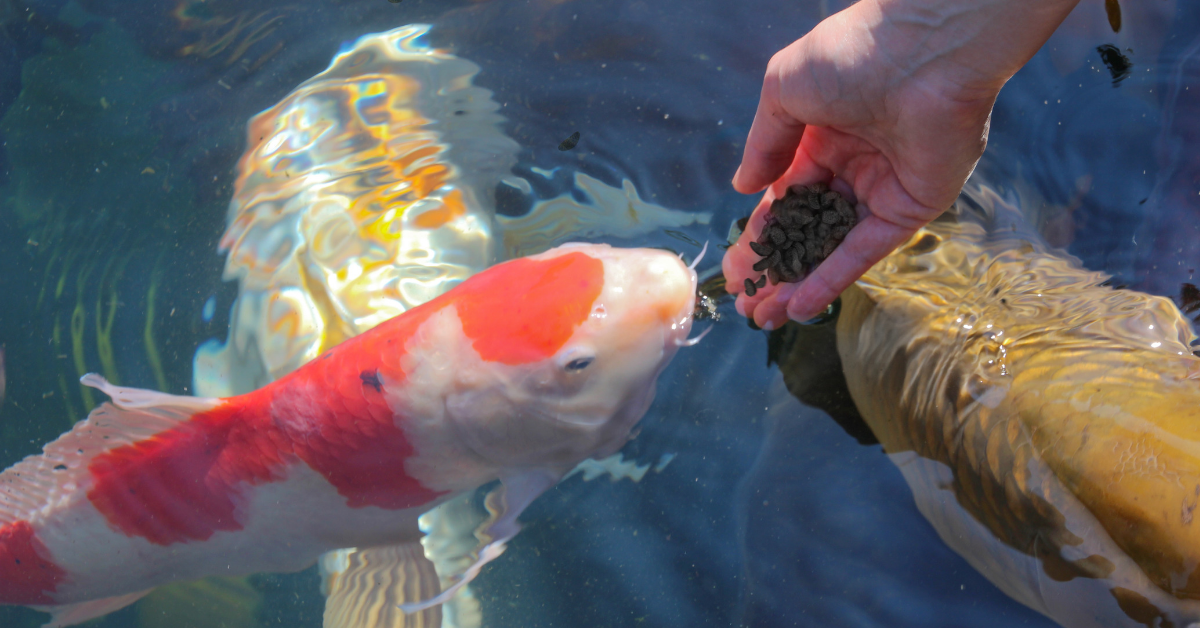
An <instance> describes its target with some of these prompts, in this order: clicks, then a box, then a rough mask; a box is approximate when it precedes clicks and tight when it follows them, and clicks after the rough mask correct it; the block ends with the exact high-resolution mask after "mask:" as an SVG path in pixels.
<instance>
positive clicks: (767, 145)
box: [733, 62, 804, 194]
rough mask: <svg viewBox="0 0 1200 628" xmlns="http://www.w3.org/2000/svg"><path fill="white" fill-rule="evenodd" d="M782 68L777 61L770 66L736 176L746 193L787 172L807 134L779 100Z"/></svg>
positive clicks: (736, 185)
mask: <svg viewBox="0 0 1200 628" xmlns="http://www.w3.org/2000/svg"><path fill="white" fill-rule="evenodd" d="M778 67H779V64H778V63H774V62H773V63H771V64H769V65H768V66H767V75H766V78H764V79H763V89H762V94H761V95H760V96H759V100H758V110H757V111H756V112H755V113H754V122H753V123H752V124H751V125H750V135H749V136H748V137H747V138H746V148H745V150H744V151H743V152H742V163H741V165H740V166H738V169H737V172H736V173H734V175H733V187H734V189H736V190H737V191H738V192H741V193H742V194H753V193H754V192H757V191H759V190H761V189H763V188H765V187H767V186H768V185H770V183H771V182H772V181H775V180H776V179H778V178H779V177H780V175H782V174H783V173H784V172H785V171H787V169H788V166H790V165H791V164H792V160H793V159H794V158H795V155H796V148H797V147H798V146H799V145H800V138H801V137H803V135H804V124H803V123H802V122H800V121H799V120H797V119H796V118H795V117H793V116H792V115H791V114H790V113H788V111H787V109H785V108H784V105H783V103H782V102H781V101H780V99H779V92H780V75H779V69H778Z"/></svg>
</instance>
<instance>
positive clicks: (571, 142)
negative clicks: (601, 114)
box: [558, 131, 579, 150]
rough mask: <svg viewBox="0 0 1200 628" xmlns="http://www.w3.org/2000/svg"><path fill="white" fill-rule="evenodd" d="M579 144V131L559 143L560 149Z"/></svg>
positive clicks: (567, 148)
mask: <svg viewBox="0 0 1200 628" xmlns="http://www.w3.org/2000/svg"><path fill="white" fill-rule="evenodd" d="M577 144H579V131H576V132H574V133H572V134H571V137H568V138H567V139H565V140H563V141H562V142H561V143H560V144H559V145H558V150H571V149H572V148H575V146H576V145H577Z"/></svg>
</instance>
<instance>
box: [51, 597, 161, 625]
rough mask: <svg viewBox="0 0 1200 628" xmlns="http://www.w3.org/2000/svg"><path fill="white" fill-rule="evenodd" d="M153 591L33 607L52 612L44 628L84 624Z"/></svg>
mask: <svg viewBox="0 0 1200 628" xmlns="http://www.w3.org/2000/svg"><path fill="white" fill-rule="evenodd" d="M151 591H153V589H146V590H145V591H139V592H137V593H129V594H127V595H118V596H116V597H107V598H104V599H101V600H88V601H87V602H79V603H77V604H62V605H59V606H34V607H33V608H34V609H37V610H39V611H42V612H43V613H50V621H48V622H46V623H45V624H42V628H62V627H63V626H74V625H75V624H82V623H83V622H85V621H89V620H92V619H95V618H97V617H102V616H104V615H107V614H109V613H111V612H113V611H117V610H120V609H122V608H125V607H126V606H129V605H130V604H133V603H134V602H136V601H138V600H139V599H141V598H142V597H144V596H145V595H146V594H147V593H149V592H151Z"/></svg>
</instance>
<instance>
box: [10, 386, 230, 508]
mask: <svg viewBox="0 0 1200 628" xmlns="http://www.w3.org/2000/svg"><path fill="white" fill-rule="evenodd" d="M80 381H81V382H82V383H83V384H84V385H86V386H91V387H92V388H97V389H99V390H101V391H103V392H104V393H105V394H107V395H109V396H110V397H112V402H111V403H104V404H101V405H100V406H98V407H97V408H96V409H94V410H92V412H91V414H89V415H88V417H87V418H86V419H84V420H82V421H80V422H78V423H76V424H75V426H74V427H73V428H71V431H69V432H67V433H66V434H63V435H62V436H59V437H58V439H56V440H55V441H53V442H51V443H50V444H48V445H46V446H45V447H44V448H42V453H41V454H40V455H34V456H29V457H28V458H26V459H25V460H22V461H21V462H19V463H17V464H16V465H13V466H12V467H10V468H9V469H8V470H6V471H4V472H3V473H0V527H3V526H4V525H6V524H10V523H14V522H17V521H28V520H29V519H31V518H32V517H33V516H34V514H35V513H37V512H38V511H40V510H42V509H44V508H45V507H46V506H47V504H50V505H54V504H58V503H60V502H61V501H62V500H64V499H67V498H69V497H71V496H72V495H75V494H77V493H80V492H81V491H86V490H87V488H88V486H89V485H90V483H91V479H90V474H89V472H88V464H89V463H90V462H91V461H92V460H93V459H94V458H95V457H96V456H98V455H100V454H103V453H106V452H109V451H112V450H114V449H116V448H118V447H123V446H126V445H131V444H133V443H136V442H138V441H140V440H144V439H146V438H149V437H151V436H153V435H155V434H158V433H160V432H163V431H166V430H168V429H171V428H173V427H175V426H177V425H179V424H180V423H182V422H183V421H186V420H187V419H188V418H190V417H191V416H192V415H194V414H196V413H198V412H204V411H207V410H211V409H213V408H215V407H216V406H217V405H219V404H220V403H221V400H220V399H210V398H203V397H182V396H176V395H168V394H166V393H160V392H155V391H152V390H140V389H137V388H123V387H120V386H113V385H112V384H110V383H108V382H107V381H106V380H105V379H104V378H103V377H100V376H99V375H96V374H95V373H89V374H87V375H84V376H83V378H81V379H80Z"/></svg>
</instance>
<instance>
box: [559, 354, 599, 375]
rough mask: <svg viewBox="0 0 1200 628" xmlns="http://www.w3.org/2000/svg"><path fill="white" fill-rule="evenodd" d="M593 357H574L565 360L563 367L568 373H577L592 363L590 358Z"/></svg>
mask: <svg viewBox="0 0 1200 628" xmlns="http://www.w3.org/2000/svg"><path fill="white" fill-rule="evenodd" d="M595 359H596V358H593V357H586V358H575V359H574V360H571V361H570V362H567V365H566V366H565V367H563V368H565V369H566V370H567V372H568V373H577V372H579V371H582V370H583V369H585V368H587V367H588V366H589V365H590V364H591V363H592V360H595Z"/></svg>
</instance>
